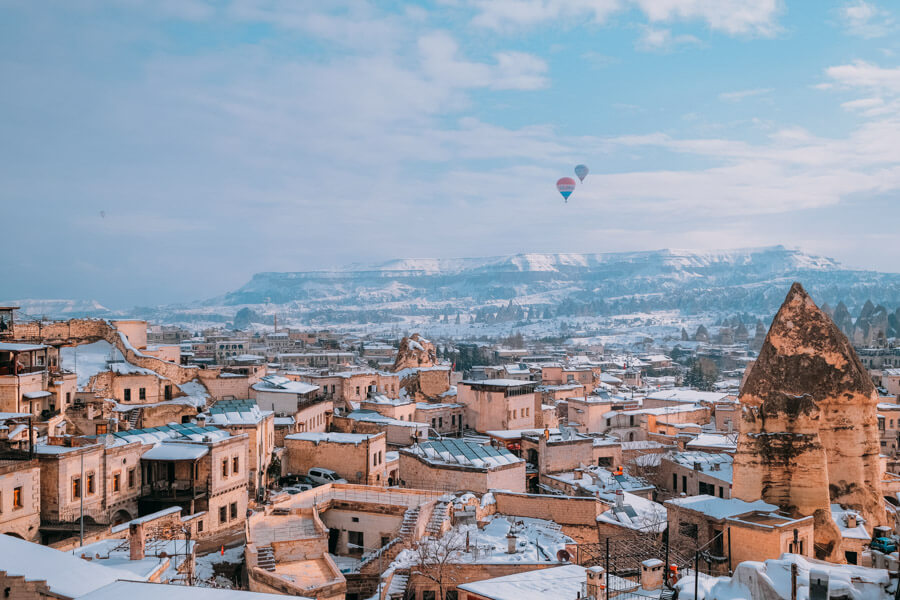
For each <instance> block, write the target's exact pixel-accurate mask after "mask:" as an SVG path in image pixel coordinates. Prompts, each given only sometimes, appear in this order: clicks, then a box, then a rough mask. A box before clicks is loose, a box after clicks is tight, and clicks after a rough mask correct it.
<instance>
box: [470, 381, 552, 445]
mask: <svg viewBox="0 0 900 600" xmlns="http://www.w3.org/2000/svg"><path fill="white" fill-rule="evenodd" d="M536 387H537V383H535V382H524V381H515V380H512V379H484V380H481V381H472V380H469V381H462V382H460V384H459V385H458V386H457V392H458V393H457V401H458V402H459V403H460V404H464V405H465V406H466V423H468V425H469V427H471V428H472V429H474V430H475V431H479V432H485V431H489V430H492V429H529V428H533V427H534V419H535V412H537V411H540V410H541V403H540V402H541V395H540V394H539V393H536V392H535V388H536Z"/></svg>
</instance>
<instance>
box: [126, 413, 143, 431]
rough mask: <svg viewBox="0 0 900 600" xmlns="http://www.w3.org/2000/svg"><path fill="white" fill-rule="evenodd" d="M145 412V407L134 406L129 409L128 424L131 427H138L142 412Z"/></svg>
mask: <svg viewBox="0 0 900 600" xmlns="http://www.w3.org/2000/svg"><path fill="white" fill-rule="evenodd" d="M143 412H144V409H143V408H134V409H132V410H130V411H128V426H129V429H137V428H138V423H139V422H140V420H141V414H142V413H143Z"/></svg>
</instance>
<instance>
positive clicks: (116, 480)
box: [112, 473, 122, 492]
mask: <svg viewBox="0 0 900 600" xmlns="http://www.w3.org/2000/svg"><path fill="white" fill-rule="evenodd" d="M121 479H122V476H121V475H119V474H118V473H116V474H115V475H113V480H112V491H114V492H118V491H119V489H120V485H121Z"/></svg>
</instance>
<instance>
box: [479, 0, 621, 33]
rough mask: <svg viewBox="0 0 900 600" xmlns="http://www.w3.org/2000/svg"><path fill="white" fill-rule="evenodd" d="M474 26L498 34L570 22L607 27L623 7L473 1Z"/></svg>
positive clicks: (552, 0) (593, 0)
mask: <svg viewBox="0 0 900 600" xmlns="http://www.w3.org/2000/svg"><path fill="white" fill-rule="evenodd" d="M472 3H473V4H474V5H475V7H476V9H477V11H478V14H477V15H476V16H475V18H474V19H473V20H472V23H473V24H475V25H477V26H479V27H486V28H488V29H495V30H498V31H504V30H512V29H516V28H520V27H532V26H534V25H537V24H539V23H543V22H545V21H555V20H557V19H569V20H572V21H573V22H574V21H581V20H588V21H592V22H595V23H603V22H605V21H606V19H607V18H608V17H609V16H610V15H612V14H613V13H615V12H617V11H618V10H620V9H621V8H622V6H623V2H622V0H473V2H472Z"/></svg>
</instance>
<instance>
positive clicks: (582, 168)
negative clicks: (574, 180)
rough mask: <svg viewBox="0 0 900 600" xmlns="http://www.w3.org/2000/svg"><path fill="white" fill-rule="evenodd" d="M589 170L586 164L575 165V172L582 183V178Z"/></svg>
mask: <svg viewBox="0 0 900 600" xmlns="http://www.w3.org/2000/svg"><path fill="white" fill-rule="evenodd" d="M590 172H591V170H590V169H588V168H587V165H577V166H576V167H575V174H576V175H577V176H578V179H579V180H580V181H581V182H582V183H584V178H585V177H587V176H588V173H590Z"/></svg>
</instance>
